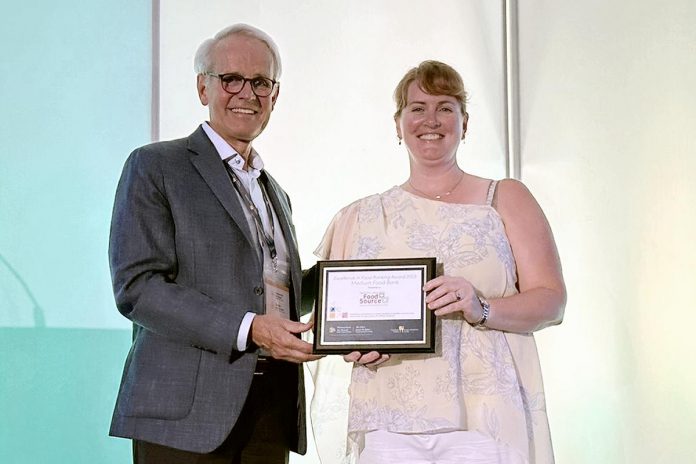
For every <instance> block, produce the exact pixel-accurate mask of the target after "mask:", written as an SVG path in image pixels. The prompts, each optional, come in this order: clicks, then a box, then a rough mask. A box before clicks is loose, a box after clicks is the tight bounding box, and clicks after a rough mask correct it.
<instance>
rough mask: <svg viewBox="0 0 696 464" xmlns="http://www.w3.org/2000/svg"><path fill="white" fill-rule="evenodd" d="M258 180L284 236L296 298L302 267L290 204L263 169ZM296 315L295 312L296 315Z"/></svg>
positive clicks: (295, 305) (294, 305)
mask: <svg viewBox="0 0 696 464" xmlns="http://www.w3.org/2000/svg"><path fill="white" fill-rule="evenodd" d="M259 180H260V181H261V182H263V184H264V186H265V187H266V191H267V192H268V197H269V199H270V201H271V205H272V206H273V210H274V211H275V213H276V215H277V216H278V222H280V228H281V229H282V230H283V237H285V243H286V244H287V246H288V260H289V261H290V263H289V264H290V275H291V277H292V279H291V280H292V287H293V291H294V292H295V293H294V294H295V296H296V299H297V296H299V295H301V292H300V284H301V282H302V270H301V269H302V267H301V265H300V255H299V252H298V249H297V240H296V238H295V228H294V227H293V225H292V222H291V217H292V213H291V211H290V205H289V204H288V201H287V198H286V196H285V195H284V193H282V190H281V189H280V186H279V185H278V183H277V182H276V181H275V179H273V177H271V176H270V174H268V173H267V172H266V171H265V170H263V171H262V172H261V177H260V178H259ZM294 303H295V304H293V308H296V307H297V302H294ZM297 316H298V315H297V314H296V317H297Z"/></svg>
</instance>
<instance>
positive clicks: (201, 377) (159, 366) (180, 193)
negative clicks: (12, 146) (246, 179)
mask: <svg viewBox="0 0 696 464" xmlns="http://www.w3.org/2000/svg"><path fill="white" fill-rule="evenodd" d="M260 179H261V181H262V182H265V185H266V187H267V191H268V195H269V197H270V201H271V203H272V205H273V208H274V210H275V212H276V214H277V215H278V219H279V222H280V225H281V228H282V230H283V234H284V236H285V239H286V242H287V245H288V254H289V261H290V274H291V281H292V286H291V287H292V288H291V301H292V302H293V303H294V306H293V308H291V312H292V315H291V316H292V318H293V319H294V320H297V319H298V314H297V312H298V310H297V308H299V307H300V306H299V303H300V297H301V295H300V283H301V278H302V276H301V267H300V260H299V255H298V252H297V243H296V240H295V230H294V226H293V225H292V221H291V217H290V202H289V199H288V197H287V195H286V193H285V192H284V191H283V190H282V189H281V188H280V186H279V185H278V184H277V183H276V181H275V180H274V179H273V178H272V177H271V176H270V175H268V174H267V173H266V172H264V173H263V174H262V176H261V178H260ZM252 233H255V232H252V230H251V229H250V228H249V224H248V222H247V219H246V216H245V215H244V211H243V210H242V205H241V204H240V203H239V199H238V196H237V193H236V192H235V190H234V187H233V185H232V183H231V182H230V179H229V177H228V174H227V173H226V171H225V167H224V165H223V162H222V160H221V159H220V156H219V155H218V153H217V151H216V150H215V147H214V146H213V144H212V143H211V142H210V139H208V137H207V135H206V134H205V132H204V131H203V129H202V128H200V127H199V128H198V129H197V130H196V131H195V132H194V133H193V134H191V135H190V136H189V137H187V138H184V139H179V140H173V141H168V142H159V143H153V144H151V145H146V146H144V147H141V148H138V149H136V150H135V151H134V152H133V153H132V154H131V155H130V157H129V158H128V160H127V161H126V164H125V166H124V169H123V174H122V176H121V180H120V182H119V184H118V189H117V191H116V199H115V204H114V211H113V218H112V223H111V237H110V243H109V258H110V264H111V275H112V280H113V287H114V294H115V298H116V305H117V307H118V310H119V311H120V312H121V313H122V314H123V315H124V316H126V317H127V318H128V319H130V320H131V321H133V327H134V329H133V345H132V347H131V349H130V352H129V353H128V358H127V359H126V364H125V368H124V372H123V378H122V380H121V387H120V391H119V394H118V399H117V402H116V407H115V410H114V415H113V420H112V423H111V430H110V434H111V435H113V436H119V437H126V438H135V439H138V440H143V441H148V442H152V443H158V444H162V445H165V446H170V447H174V448H178V449H183V450H188V451H193V452H198V453H205V452H210V451H212V450H213V449H215V448H216V447H218V446H219V445H220V444H221V443H222V442H223V440H224V439H225V438H226V437H227V436H228V435H229V433H230V431H231V430H232V427H233V426H234V424H235V422H236V420H237V418H238V417H239V413H240V412H241V410H242V406H243V405H244V401H245V399H246V396H247V393H248V391H249V387H250V385H251V380H252V377H253V372H254V368H255V365H256V358H257V354H256V353H255V352H253V351H251V350H250V352H246V353H243V352H239V351H237V350H236V339H237V333H238V331H239V326H240V323H241V321H242V318H243V316H244V314H245V313H246V312H247V311H253V312H256V313H258V314H262V313H263V311H264V296H263V266H262V263H261V261H260V257H259V254H258V252H257V247H256V246H255V245H254V243H256V242H255V240H254V237H252V235H251V234H252ZM296 371H297V376H296V379H292V380H293V382H292V383H291V384H289V385H287V392H288V395H291V396H292V399H293V401H294V402H295V404H297V421H296V424H288V427H290V428H292V430H291V431H290V435H289V436H296V437H297V440H296V443H295V446H294V448H293V449H292V450H293V451H295V452H299V453H301V454H304V452H305V450H306V433H305V408H304V406H305V398H304V385H303V377H302V367H301V365H298V366H297V369H296ZM295 380H296V381H295Z"/></svg>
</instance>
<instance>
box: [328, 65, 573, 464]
mask: <svg viewBox="0 0 696 464" xmlns="http://www.w3.org/2000/svg"><path fill="white" fill-rule="evenodd" d="M394 96H395V100H396V105H397V109H396V113H395V115H394V119H395V122H396V134H397V137H398V139H399V143H401V142H402V141H403V142H404V144H405V145H406V149H407V151H408V154H409V165H410V176H409V178H408V180H406V182H404V183H403V184H402V185H400V186H396V187H393V188H391V189H389V190H387V191H386V192H384V193H382V194H379V195H372V196H369V197H367V198H363V199H361V200H358V201H356V202H354V203H352V204H351V205H349V206H347V207H346V208H344V209H342V210H341V211H340V212H339V213H338V214H337V215H336V216H335V218H334V219H333V221H332V223H331V225H330V226H329V228H328V230H327V233H326V235H325V237H324V240H323V242H322V244H321V245H320V247H319V248H318V250H317V255H318V256H320V257H321V258H323V259H376V258H396V257H418V256H435V257H436V258H437V260H438V262H439V263H442V264H443V265H444V275H441V276H439V277H437V278H435V279H433V280H431V281H429V282H427V284H426V285H425V288H424V289H425V291H426V292H427V298H426V302H427V304H428V307H429V308H430V309H431V310H433V311H434V312H435V314H436V315H437V316H438V324H437V330H438V332H437V334H438V340H437V347H436V353H435V354H433V355H392V356H391V357H388V356H386V355H380V354H379V353H375V352H371V353H364V354H362V355H361V354H360V353H357V352H355V353H351V354H350V355H347V356H345V359H346V360H348V361H352V362H354V363H355V364H354V368H353V371H352V379H351V385H350V409H349V417H348V436H349V440H348V444H349V448H350V449H349V451H353V452H355V453H356V454H359V456H360V457H359V461H358V462H359V463H360V464H367V463H389V462H399V463H404V462H408V463H416V462H438V463H446V462H481V463H484V462H485V463H496V462H500V463H549V462H553V452H552V449H551V440H550V434H549V429H548V421H547V417H546V411H545V401H544V391H543V385H542V379H541V372H540V368H539V361H538V355H537V352H536V346H535V342H534V338H533V336H532V332H534V331H536V330H539V329H541V328H544V327H546V326H549V325H554V324H558V323H560V322H561V320H562V317H563V308H564V306H565V300H566V293H565V286H564V283H563V277H562V273H561V266H560V262H559V258H558V253H557V251H556V246H555V244H554V240H553V236H552V234H551V230H550V227H549V225H548V222H547V221H546V218H545V217H544V214H543V212H542V211H541V209H540V207H539V205H538V204H537V202H536V201H535V200H534V198H533V197H532V195H531V194H530V193H529V191H528V190H527V189H526V188H525V186H524V185H523V184H522V183H520V182H518V181H516V180H512V179H505V180H502V181H500V182H495V181H491V180H489V179H483V178H481V177H477V176H474V175H472V174H469V173H466V172H464V171H462V170H461V168H460V167H459V166H458V165H457V158H456V154H457V148H458V147H459V144H460V142H461V141H462V140H464V138H465V136H466V130H467V122H468V118H469V115H468V113H467V112H466V100H467V96H466V91H465V90H464V86H463V83H462V80H461V77H460V76H459V74H458V73H457V72H456V71H455V70H454V69H452V68H451V67H450V66H448V65H446V64H444V63H440V62H437V61H425V62H423V63H421V64H420V65H419V66H418V67H417V68H413V69H411V70H410V71H409V72H408V73H406V75H405V76H404V77H403V78H402V79H401V82H399V84H398V86H397V88H396V91H395V94H394ZM319 373H321V365H320V367H319ZM320 388H323V387H322V386H321V382H320V383H318V384H317V391H318V392H320ZM316 415H317V414H316V413H314V416H315V417H316Z"/></svg>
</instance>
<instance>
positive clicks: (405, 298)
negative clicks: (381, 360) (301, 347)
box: [314, 258, 435, 354]
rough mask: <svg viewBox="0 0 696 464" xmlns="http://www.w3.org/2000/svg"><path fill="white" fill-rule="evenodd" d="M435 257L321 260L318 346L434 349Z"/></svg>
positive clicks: (322, 349)
mask: <svg viewBox="0 0 696 464" xmlns="http://www.w3.org/2000/svg"><path fill="white" fill-rule="evenodd" d="M434 276H435V258H408V259H379V260H342V261H319V262H318V263H317V282H316V285H317V313H316V314H315V324H314V352H315V353H322V354H341V353H350V352H352V351H361V352H367V351H373V350H374V351H379V352H381V353H433V352H434V351H435V337H434V334H435V333H434V332H435V316H434V314H433V313H432V311H430V310H428V309H427V307H426V304H425V292H424V291H423V285H424V284H425V282H427V281H428V280H430V279H432V278H433V277H434Z"/></svg>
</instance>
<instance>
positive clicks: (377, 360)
mask: <svg viewBox="0 0 696 464" xmlns="http://www.w3.org/2000/svg"><path fill="white" fill-rule="evenodd" d="M388 359H389V355H388V354H379V353H378V352H376V351H370V352H369V353H365V354H362V353H360V352H359V351H353V352H352V353H349V354H346V355H343V360H344V361H345V362H353V363H356V364H360V365H362V366H366V367H377V366H379V365H380V364H382V363H383V362H385V361H387V360H388Z"/></svg>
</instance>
